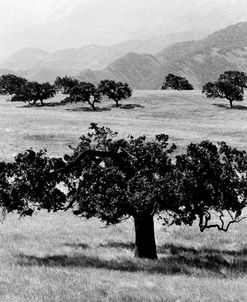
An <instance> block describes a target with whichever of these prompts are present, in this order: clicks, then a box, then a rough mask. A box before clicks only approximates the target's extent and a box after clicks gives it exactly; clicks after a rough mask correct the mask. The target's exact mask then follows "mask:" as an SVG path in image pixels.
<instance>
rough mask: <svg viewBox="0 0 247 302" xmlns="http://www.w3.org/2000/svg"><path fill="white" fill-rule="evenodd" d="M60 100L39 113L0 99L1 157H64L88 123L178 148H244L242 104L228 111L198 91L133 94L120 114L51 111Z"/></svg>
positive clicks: (106, 106)
mask: <svg viewBox="0 0 247 302" xmlns="http://www.w3.org/2000/svg"><path fill="white" fill-rule="evenodd" d="M61 99H62V98H61V96H58V97H56V98H55V99H54V100H52V104H50V106H47V107H44V108H28V107H26V106H25V105H23V104H22V103H11V102H5V97H1V99H0V131H1V132H0V135H1V142H0V156H1V158H3V159H11V158H12V157H13V154H16V153H17V152H19V151H22V150H23V149H26V148H29V147H33V148H34V149H38V148H47V150H48V152H49V154H52V155H63V154H64V153H65V152H69V148H68V144H71V145H76V144H77V142H78V138H79V137H80V135H81V134H82V133H86V131H87V129H88V127H89V125H90V123H91V122H96V123H98V124H100V125H106V126H109V127H111V128H112V129H114V130H117V131H119V134H120V135H121V136H126V135H127V134H134V135H136V136H137V135H142V134H145V135H147V136H148V137H152V136H153V135H154V134H157V133H161V132H162V133H167V134H169V136H170V139H171V141H173V142H175V143H177V144H178V145H179V146H180V147H181V148H183V147H184V146H186V145H187V144H188V143H190V142H191V141H201V140H203V139H210V140H213V141H219V140H224V141H227V142H228V143H230V144H232V145H234V146H238V147H240V148H244V149H247V135H246V133H247V123H246V119H247V104H246V101H244V102H242V103H237V104H236V107H237V108H235V109H232V110H230V109H229V108H228V102H227V101H224V100H220V101H218V100H213V101H212V100H209V99H207V98H206V97H204V96H202V94H201V92H200V91H188V92H177V91H135V93H134V95H133V97H132V98H131V99H129V100H125V101H123V102H122V103H123V106H122V108H121V109H119V108H114V106H113V102H112V103H111V102H104V103H102V104H101V105H100V108H101V110H99V111H97V112H92V111H87V110H86V111H84V110H83V107H80V106H79V105H78V104H69V105H66V106H56V104H57V103H56V102H58V101H60V100H61ZM112 106H113V107H112Z"/></svg>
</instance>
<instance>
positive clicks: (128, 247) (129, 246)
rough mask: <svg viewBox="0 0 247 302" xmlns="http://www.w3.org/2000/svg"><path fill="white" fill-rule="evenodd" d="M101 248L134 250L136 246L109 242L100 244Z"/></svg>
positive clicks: (128, 243)
mask: <svg viewBox="0 0 247 302" xmlns="http://www.w3.org/2000/svg"><path fill="white" fill-rule="evenodd" d="M99 246H100V247H110V248H116V249H126V250H131V251H132V250H134V248H135V244H134V243H133V242H121V241H111V240H110V241H108V242H107V243H105V244H103V243H102V244H100V245H99Z"/></svg>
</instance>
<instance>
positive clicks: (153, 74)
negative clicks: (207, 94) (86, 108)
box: [78, 22, 247, 89]
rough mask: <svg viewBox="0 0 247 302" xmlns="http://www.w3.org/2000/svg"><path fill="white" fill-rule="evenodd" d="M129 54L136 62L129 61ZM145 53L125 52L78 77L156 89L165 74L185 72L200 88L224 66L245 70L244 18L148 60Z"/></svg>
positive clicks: (246, 38) (246, 36) (246, 33)
mask: <svg viewBox="0 0 247 302" xmlns="http://www.w3.org/2000/svg"><path fill="white" fill-rule="evenodd" d="M133 57H134V58H135V60H136V61H137V62H138V63H133ZM146 57H147V55H141V54H135V56H134V54H131V55H127V56H124V57H123V58H121V59H118V60H117V61H115V62H113V63H111V64H110V65H108V66H107V67H106V68H105V69H104V70H103V71H101V72H98V71H95V72H88V71H87V72H83V73H80V75H79V76H78V77H79V78H81V79H83V80H87V75H88V74H90V77H91V78H95V79H99V78H100V79H103V78H107V77H109V78H113V79H118V80H121V81H127V82H129V83H131V84H132V85H133V87H134V88H137V89H158V88H160V87H161V84H162V82H163V79H164V77H165V75H166V74H167V73H174V74H178V75H181V76H185V77H186V78H187V79H188V80H189V81H190V82H191V83H192V84H193V85H194V87H195V88H198V89H200V88H201V87H202V85H203V84H204V83H205V82H207V81H210V80H215V79H216V78H217V77H218V75H219V74H220V73H222V72H224V71H225V70H229V69H234V70H235V69H236V70H241V71H247V22H241V23H238V24H235V25H231V26H229V27H227V28H225V29H222V30H220V31H217V32H215V33H213V34H211V35H209V36H208V37H207V38H205V39H202V40H199V41H188V42H180V43H175V44H173V45H171V46H169V47H167V48H165V49H164V50H163V51H161V52H158V53H157V54H156V55H154V56H151V55H150V56H149V60H146V59H144V58H146ZM150 62H152V64H150ZM154 62H155V63H154ZM153 63H154V64H153ZM133 64H134V66H133ZM143 70H145V72H143ZM126 79H127V80H126Z"/></svg>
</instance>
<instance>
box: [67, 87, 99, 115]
mask: <svg viewBox="0 0 247 302" xmlns="http://www.w3.org/2000/svg"><path fill="white" fill-rule="evenodd" d="M64 101H65V102H70V103H79V102H83V103H88V104H89V105H90V106H91V108H92V109H93V110H94V111H95V110H96V107H95V104H96V103H100V101H101V94H100V92H99V90H98V89H97V88H96V87H95V85H94V84H92V83H87V82H79V84H77V85H76V86H74V87H73V88H71V89H70V90H69V97H67V98H66V99H65V100H64Z"/></svg>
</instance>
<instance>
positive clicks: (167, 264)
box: [0, 91, 247, 302]
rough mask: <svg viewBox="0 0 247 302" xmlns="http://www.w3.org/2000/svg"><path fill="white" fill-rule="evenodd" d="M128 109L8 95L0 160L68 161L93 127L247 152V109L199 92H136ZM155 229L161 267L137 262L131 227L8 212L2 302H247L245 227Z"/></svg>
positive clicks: (1, 249)
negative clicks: (27, 101)
mask: <svg viewBox="0 0 247 302" xmlns="http://www.w3.org/2000/svg"><path fill="white" fill-rule="evenodd" d="M60 99H61V97H57V98H56V99H55V100H54V102H58V101H59V100H60ZM123 104H124V106H123V107H122V108H121V109H116V108H112V105H111V103H109V102H106V103H105V104H102V105H101V108H103V110H101V111H98V112H91V111H85V110H83V109H82V108H78V107H79V106H78V104H77V105H72V104H71V105H66V106H65V107H64V106H57V105H56V103H55V104H51V105H50V106H47V107H44V108H27V107H25V106H23V104H18V103H10V102H5V101H4V98H2V100H1V102H0V115H1V116H0V123H1V126H0V131H1V142H0V156H1V159H8V160H11V159H12V158H13V155H14V154H16V153H17V152H19V151H22V150H24V149H25V148H29V147H33V148H34V149H39V148H47V150H48V152H49V154H52V155H55V156H60V155H63V154H64V153H65V152H68V151H69V148H68V147H67V145H68V144H71V145H75V144H76V143H77V141H78V137H79V136H80V135H81V134H82V133H85V132H86V130H87V128H88V126H89V124H90V122H98V123H99V124H100V125H107V126H110V127H111V128H112V129H115V130H118V131H119V133H120V135H121V136H124V135H126V134H128V133H131V134H134V135H141V134H146V135H147V136H148V137H152V136H153V135H154V134H156V133H161V132H165V133H167V134H169V135H170V138H171V141H173V142H176V143H177V144H179V146H180V149H179V151H182V150H183V149H184V148H185V146H186V145H187V144H188V143H189V142H191V141H200V140H202V139H210V140H214V141H219V140H225V141H227V142H228V143H230V144H232V145H234V146H238V147H240V148H244V149H246V150H247V136H246V133H247V123H246V122H245V120H246V117H247V111H246V109H247V106H246V105H245V102H243V103H241V104H239V105H241V106H238V107H237V108H236V109H233V110H230V109H228V108H227V106H228V104H227V102H224V101H219V102H218V101H210V100H207V99H206V98H204V97H203V96H201V93H200V92H199V91H192V92H172V91H136V92H135V94H134V96H133V97H132V98H131V99H130V100H127V101H124V102H123ZM225 105H226V106H225ZM245 106H246V107H245ZM155 227H156V239H157V246H158V256H159V260H157V261H149V260H138V259H134V258H133V240H134V237H133V236H134V230H133V222H132V221H131V220H129V221H126V222H125V223H122V224H120V225H118V226H113V227H108V228H105V227H104V225H103V224H101V223H100V222H99V221H98V220H96V219H93V220H90V221H86V220H84V219H80V218H77V217H74V216H73V215H72V214H71V213H56V214H47V213H45V212H41V213H39V214H37V215H35V216H33V217H31V218H30V217H29V218H25V219H24V218H22V219H18V217H17V216H16V215H14V214H11V215H9V216H7V218H6V220H5V221H4V223H3V224H2V225H0V241H1V242H0V243H1V244H0V265H1V269H0V301H1V302H41V301H42V302H47V301H49V302H81V301H89V302H91V301H125V302H126V301H157V302H158V301H159V302H161V301H167V302H168V301H169V302H192V301H193V302H199V301H200V302H201V301H202V302H211V301H212V302H219V301H220V302H223V301H224V302H226V301H227V302H237V301H238V302H239V301H242V302H246V301H247V285H246V284H247V231H246V230H247V220H246V221H245V220H244V221H243V222H241V223H240V224H237V225H234V226H232V227H231V228H230V230H229V232H227V233H219V232H217V231H213V230H208V231H206V232H205V233H203V234H201V233H200V232H199V230H198V227H197V225H194V226H192V227H175V226H172V227H169V228H165V227H163V226H162V224H161V223H160V222H158V221H157V222H156V225H155Z"/></svg>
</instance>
